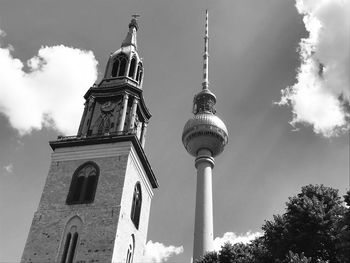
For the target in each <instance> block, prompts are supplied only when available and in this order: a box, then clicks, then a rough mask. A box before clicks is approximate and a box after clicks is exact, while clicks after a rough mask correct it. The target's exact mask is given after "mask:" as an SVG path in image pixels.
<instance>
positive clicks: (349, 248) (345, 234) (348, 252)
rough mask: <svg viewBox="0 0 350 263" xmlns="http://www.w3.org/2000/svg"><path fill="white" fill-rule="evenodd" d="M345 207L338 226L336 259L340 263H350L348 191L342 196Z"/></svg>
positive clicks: (349, 204) (349, 195)
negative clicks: (338, 238)
mask: <svg viewBox="0 0 350 263" xmlns="http://www.w3.org/2000/svg"><path fill="white" fill-rule="evenodd" d="M344 201H345V203H346V205H347V208H346V211H345V213H344V217H343V220H342V221H341V222H340V224H339V229H340V230H339V233H340V234H339V237H340V240H339V242H338V243H337V246H336V247H337V252H338V258H339V261H341V262H350V191H348V192H347V193H346V195H345V196H344Z"/></svg>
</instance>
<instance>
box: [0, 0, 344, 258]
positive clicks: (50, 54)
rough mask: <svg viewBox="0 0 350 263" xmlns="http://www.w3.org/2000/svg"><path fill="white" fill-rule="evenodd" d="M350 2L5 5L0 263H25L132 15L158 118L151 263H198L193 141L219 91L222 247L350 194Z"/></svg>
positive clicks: (217, 217) (218, 240)
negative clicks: (200, 100)
mask: <svg viewBox="0 0 350 263" xmlns="http://www.w3.org/2000/svg"><path fill="white" fill-rule="evenodd" d="M349 8H350V1H349V0H295V1H293V0H289V1H287V0H284V1H281V0H264V1H257V0H235V1H231V0H218V1H209V0H206V1H203V0H193V1H185V0H178V1H171V0H148V1H145V0H139V1H136V0H129V1H111V0H99V1H96V0H95V1H93V0H73V1H72V0H60V1H54V0H0V72H1V74H0V211H1V218H0V247H1V251H0V262H18V261H19V259H20V257H21V254H22V252H23V248H24V244H25V241H26V238H27V235H28V231H29V227H30V224H31V221H32V217H33V214H34V212H35V211H36V209H37V206H38V203H39V199H40V196H41V192H42V189H43V187H44V183H45V179H46V176H47V172H48V167H49V164H50V154H51V152H52V150H51V149H50V147H49V145H48V141H50V140H55V139H56V138H57V136H58V135H60V134H65V135H74V134H76V132H77V129H78V125H79V121H80V117H81V114H82V111H83V103H84V101H83V95H84V93H85V92H86V91H87V90H88V88H89V87H90V86H92V84H93V83H94V82H98V81H100V80H101V78H102V76H103V74H104V70H105V65H106V63H107V59H108V56H109V54H110V52H113V51H115V50H117V49H119V47H120V45H121V43H122V40H123V39H124V37H125V36H126V33H127V30H128V27H127V26H128V23H129V21H130V18H131V15H132V14H134V13H137V14H140V15H141V17H140V18H139V27H140V28H139V31H138V50H139V54H140V55H141V57H142V58H143V61H144V67H145V75H144V85H143V89H144V97H145V102H146V105H147V106H148V108H149V110H150V111H151V113H152V115H153V116H152V118H151V120H150V124H149V126H148V127H149V128H148V131H147V141H146V148H145V151H146V154H147V157H148V159H149V161H150V163H151V166H152V169H153V171H154V173H155V175H156V177H157V179H158V182H159V185H160V187H159V188H158V189H156V190H155V193H154V198H153V201H152V206H151V213H150V222H149V229H148V243H147V255H148V258H149V261H150V262H190V260H191V254H192V245H193V244H192V242H193V226H194V225H193V223H194V204H195V187H196V185H195V182H196V181H195V179H196V170H195V168H194V158H193V157H191V156H190V155H189V154H188V153H187V152H186V150H185V149H184V147H183V145H182V142H181V134H182V129H183V126H184V124H185V123H186V121H187V120H188V119H189V118H191V117H192V114H191V109H192V99H193V96H194V95H195V94H196V93H197V92H198V91H200V89H201V82H202V79H201V78H202V53H203V36H204V22H205V9H208V10H209V37H210V49H209V52H210V57H209V81H210V89H211V90H212V91H213V92H214V93H215V94H216V97H217V115H218V116H219V117H220V118H221V119H222V120H223V121H224V122H225V124H226V126H227V128H228V132H229V143H228V145H227V146H226V148H225V151H224V152H223V153H222V154H221V155H220V156H218V157H216V159H215V168H214V170H213V199H214V236H215V242H214V243H215V247H216V248H217V249H219V247H220V245H221V244H222V243H223V242H224V241H231V242H248V241H249V240H251V239H252V238H254V237H256V236H258V235H259V233H261V226H262V225H263V224H264V221H265V220H271V219H272V217H273V215H274V214H281V213H283V212H284V209H285V202H287V200H288V197H289V196H293V195H296V194H297V193H298V192H300V189H301V187H302V186H304V185H307V184H324V185H326V186H330V187H334V188H336V189H339V193H340V194H341V195H343V194H345V192H346V191H347V190H349V119H350V106H349V101H350V94H349V93H350V89H349V82H350V80H349V72H350V66H349V63H350V62H349V61H350V60H349V39H350V36H349V32H350V26H349V18H348V15H347V14H348V13H349V11H350V9H349Z"/></svg>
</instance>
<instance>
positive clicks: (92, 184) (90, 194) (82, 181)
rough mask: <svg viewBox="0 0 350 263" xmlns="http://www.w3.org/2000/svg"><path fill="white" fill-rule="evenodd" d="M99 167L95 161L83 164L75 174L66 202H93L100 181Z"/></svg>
mask: <svg viewBox="0 0 350 263" xmlns="http://www.w3.org/2000/svg"><path fill="white" fill-rule="evenodd" d="M98 176H99V169H98V166H97V165H96V164H95V163H93V162H87V163H84V164H83V165H81V166H80V167H79V168H78V169H77V170H76V171H75V172H74V174H73V177H72V181H71V184H70V188H69V193H68V196H67V201H66V203H67V204H69V205H73V204H86V203H92V202H93V201H94V198H95V192H96V187H97V182H98Z"/></svg>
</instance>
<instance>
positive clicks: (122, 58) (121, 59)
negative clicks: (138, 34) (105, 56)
mask: <svg viewBox="0 0 350 263" xmlns="http://www.w3.org/2000/svg"><path fill="white" fill-rule="evenodd" d="M119 62H120V67H119V72H118V77H122V76H125V70H126V63H127V62H128V59H127V58H126V56H125V55H121V56H120V57H119Z"/></svg>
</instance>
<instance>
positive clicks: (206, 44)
mask: <svg viewBox="0 0 350 263" xmlns="http://www.w3.org/2000/svg"><path fill="white" fill-rule="evenodd" d="M208 17H209V14H208V9H207V10H205V36H204V54H203V83H202V86H203V89H208V88H209V76H208V74H209V71H208V62H209V33H208V23H209V19H208Z"/></svg>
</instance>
